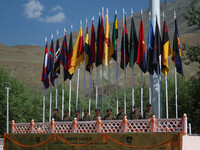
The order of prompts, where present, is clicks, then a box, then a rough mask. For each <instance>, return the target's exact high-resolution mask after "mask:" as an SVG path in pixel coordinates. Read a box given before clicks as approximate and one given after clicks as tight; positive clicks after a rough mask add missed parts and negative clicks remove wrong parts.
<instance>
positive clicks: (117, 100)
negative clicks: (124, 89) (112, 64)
mask: <svg viewBox="0 0 200 150" xmlns="http://www.w3.org/2000/svg"><path fill="white" fill-rule="evenodd" d="M115 14H117V10H115ZM116 55H117V50H116ZM118 105H119V98H118V62H117V60H116V107H117V108H116V110H117V114H118Z"/></svg>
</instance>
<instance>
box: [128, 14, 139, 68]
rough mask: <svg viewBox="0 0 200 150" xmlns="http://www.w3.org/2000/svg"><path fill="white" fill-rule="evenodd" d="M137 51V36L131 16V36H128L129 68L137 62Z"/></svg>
mask: <svg viewBox="0 0 200 150" xmlns="http://www.w3.org/2000/svg"><path fill="white" fill-rule="evenodd" d="M137 50H138V40H137V34H136V31H135V23H134V19H133V15H132V17H131V35H130V62H129V66H130V67H131V68H133V66H134V64H135V62H136V60H137Z"/></svg>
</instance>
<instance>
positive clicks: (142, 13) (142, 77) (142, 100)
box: [141, 10, 143, 117]
mask: <svg viewBox="0 0 200 150" xmlns="http://www.w3.org/2000/svg"><path fill="white" fill-rule="evenodd" d="M141 15H142V19H143V11H142V10H141ZM141 115H142V117H143V72H142V70H141Z"/></svg>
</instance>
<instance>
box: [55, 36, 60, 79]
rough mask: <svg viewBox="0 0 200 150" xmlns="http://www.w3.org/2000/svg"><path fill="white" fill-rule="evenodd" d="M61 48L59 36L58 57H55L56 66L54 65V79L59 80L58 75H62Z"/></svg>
mask: <svg viewBox="0 0 200 150" xmlns="http://www.w3.org/2000/svg"><path fill="white" fill-rule="evenodd" d="M59 57H60V47H59V37H58V36H57V41H56V56H55V64H54V78H55V79H56V78H58V75H59V74H60V60H59Z"/></svg>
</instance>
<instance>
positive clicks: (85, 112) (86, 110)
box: [83, 109, 91, 121]
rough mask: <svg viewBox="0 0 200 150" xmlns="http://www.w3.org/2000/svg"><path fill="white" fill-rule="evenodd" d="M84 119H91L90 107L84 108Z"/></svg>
mask: <svg viewBox="0 0 200 150" xmlns="http://www.w3.org/2000/svg"><path fill="white" fill-rule="evenodd" d="M83 121H91V118H90V115H89V111H88V109H85V110H84V116H83Z"/></svg>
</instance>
